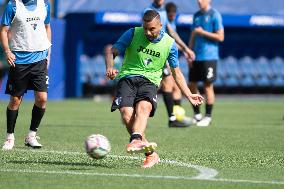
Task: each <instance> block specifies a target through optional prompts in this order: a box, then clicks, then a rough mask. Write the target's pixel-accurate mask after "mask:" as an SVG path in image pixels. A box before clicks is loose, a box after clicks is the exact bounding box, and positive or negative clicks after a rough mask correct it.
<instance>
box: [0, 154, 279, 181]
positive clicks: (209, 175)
mask: <svg viewBox="0 0 284 189" xmlns="http://www.w3.org/2000/svg"><path fill="white" fill-rule="evenodd" d="M15 151H23V152H35V153H53V154H67V155H68V154H70V155H85V153H82V152H69V151H55V150H51V151H47V150H46V151H45V150H15ZM109 157H113V158H118V159H142V158H140V157H133V156H118V155H109ZM161 163H165V164H171V165H176V166H180V167H187V168H193V169H196V170H198V171H199V172H200V173H199V174H198V175H197V176H195V177H187V176H166V175H165V176H162V175H140V174H112V173H96V172H92V173H86V172H79V171H48V170H27V169H0V172H12V173H40V174H65V175H82V176H113V177H132V178H153V179H174V180H200V181H204V180H205V181H213V182H230V183H250V184H271V185H284V181H263V180H242V179H222V178H214V177H215V176H217V174H218V171H216V170H214V169H211V168H206V167H202V166H199V165H192V164H189V163H183V162H178V161H173V160H161Z"/></svg>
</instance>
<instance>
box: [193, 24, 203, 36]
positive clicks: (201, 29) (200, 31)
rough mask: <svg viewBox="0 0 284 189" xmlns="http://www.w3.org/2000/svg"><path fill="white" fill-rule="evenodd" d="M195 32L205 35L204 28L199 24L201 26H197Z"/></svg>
mask: <svg viewBox="0 0 284 189" xmlns="http://www.w3.org/2000/svg"><path fill="white" fill-rule="evenodd" d="M193 33H194V34H195V35H200V36H203V33H204V30H203V28H202V27H200V26H199V27H197V28H195V29H194V30H193Z"/></svg>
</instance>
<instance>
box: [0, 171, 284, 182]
mask: <svg viewBox="0 0 284 189" xmlns="http://www.w3.org/2000/svg"><path fill="white" fill-rule="evenodd" d="M0 172H9V173H31V174H32V173H38V174H58V175H80V176H106V177H109V176H111V177H130V178H152V179H173V180H200V181H213V182H230V183H250V184H272V185H284V182H281V181H258V180H238V179H214V178H212V179H197V178H194V177H186V176H185V177H183V176H161V175H140V174H113V173H94V172H93V173H86V172H79V171H47V170H28V169H0Z"/></svg>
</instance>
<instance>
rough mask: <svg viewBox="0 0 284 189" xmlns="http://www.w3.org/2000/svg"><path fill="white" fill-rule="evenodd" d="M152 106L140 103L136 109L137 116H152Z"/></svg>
mask: <svg viewBox="0 0 284 189" xmlns="http://www.w3.org/2000/svg"><path fill="white" fill-rule="evenodd" d="M151 109H152V105H151V104H150V103H139V105H138V106H137V108H136V114H138V115H150V112H151Z"/></svg>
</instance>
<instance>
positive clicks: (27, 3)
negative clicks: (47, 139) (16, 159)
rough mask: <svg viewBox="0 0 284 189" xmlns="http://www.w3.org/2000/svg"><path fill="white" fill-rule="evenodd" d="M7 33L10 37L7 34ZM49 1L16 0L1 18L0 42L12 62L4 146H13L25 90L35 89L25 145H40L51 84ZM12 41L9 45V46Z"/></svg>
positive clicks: (8, 83) (8, 6)
mask: <svg viewBox="0 0 284 189" xmlns="http://www.w3.org/2000/svg"><path fill="white" fill-rule="evenodd" d="M8 33H10V34H11V35H10V37H9V38H8ZM50 39H51V28H50V4H49V2H48V1H47V0H37V1H33V0H13V1H9V3H8V4H7V6H6V8H5V11H4V14H3V17H2V21H1V42H2V46H3V49H4V52H5V54H6V58H7V62H8V63H9V65H10V70H9V76H8V81H7V87H6V94H10V102H9V104H8V107H7V111H6V116H7V137H6V141H5V142H4V145H3V147H2V149H3V150H12V149H13V147H14V141H15V137H14V129H15V124H16V120H17V116H18V111H19V107H20V104H21V102H22V99H23V95H24V93H25V92H26V91H27V90H29V89H31V90H34V95H35V103H34V106H33V110H32V119H31V125H30V131H29V133H28V135H27V137H26V139H25V145H27V146H30V147H33V148H41V146H42V145H41V144H40V143H39V142H38V141H37V136H36V133H37V130H38V127H39V124H40V122H41V119H42V117H43V115H44V113H45V106H46V101H47V88H48V75H47V65H48V54H49V53H48V52H49V51H48V50H49V48H50V46H51V43H50ZM9 42H10V47H11V49H10V47H9Z"/></svg>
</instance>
